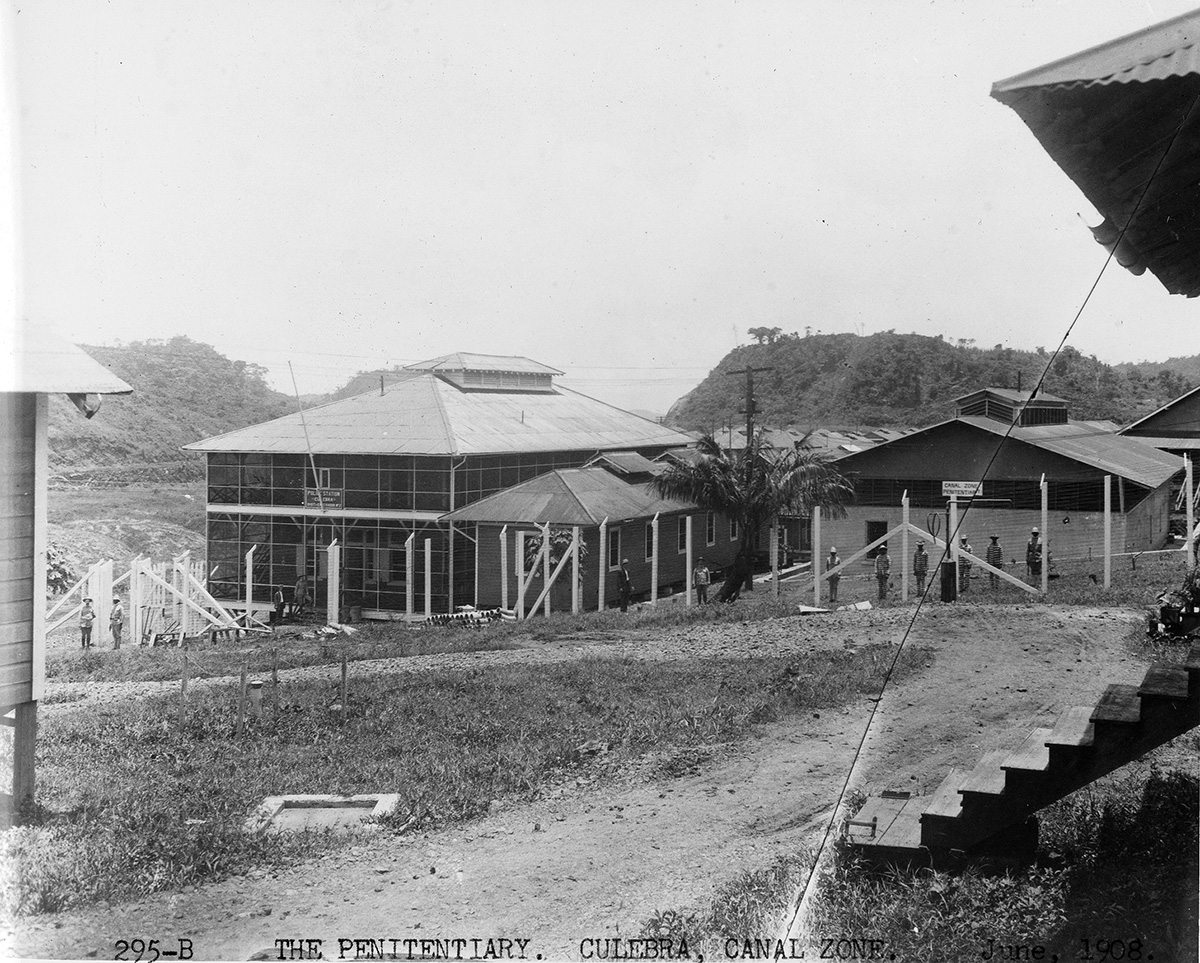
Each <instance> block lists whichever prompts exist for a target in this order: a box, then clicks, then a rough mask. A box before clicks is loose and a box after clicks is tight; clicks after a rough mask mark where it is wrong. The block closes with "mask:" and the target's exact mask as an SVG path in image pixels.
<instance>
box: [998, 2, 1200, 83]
mask: <svg viewBox="0 0 1200 963" xmlns="http://www.w3.org/2000/svg"><path fill="white" fill-rule="evenodd" d="M1198 72H1200V10H1193V11H1191V12H1190V13H1185V14H1181V15H1180V16H1178V17H1175V18H1173V19H1171V20H1166V21H1163V22H1162V23H1158V24H1154V25H1153V26H1150V27H1146V28H1145V29H1143V30H1138V31H1137V32H1135V33H1131V34H1127V35H1126V36H1124V37H1118V38H1116V39H1115V40H1109V41H1106V42H1105V43H1102V44H1098V45H1097V46H1095V47H1089V48H1088V49H1087V50H1083V51H1081V52H1079V53H1077V54H1072V55H1071V56H1069V57H1063V58H1062V59H1060V60H1055V61H1054V62H1053V63H1049V64H1046V65H1045V66H1043V67H1037V68H1035V69H1033V70H1027V71H1025V72H1024V73H1020V74H1017V75H1016V76H1015V77H1009V78H1008V79H1007V80H1000V81H997V82H996V83H995V84H994V85H993V86H992V96H993V97H995V96H996V95H997V94H1002V93H1007V92H1009V91H1012V90H1017V89H1020V88H1022V87H1047V86H1091V85H1093V84H1111V83H1122V84H1127V83H1141V82H1144V81H1148V80H1162V79H1164V78H1166V77H1181V76H1184V75H1185V74H1194V73H1198Z"/></svg>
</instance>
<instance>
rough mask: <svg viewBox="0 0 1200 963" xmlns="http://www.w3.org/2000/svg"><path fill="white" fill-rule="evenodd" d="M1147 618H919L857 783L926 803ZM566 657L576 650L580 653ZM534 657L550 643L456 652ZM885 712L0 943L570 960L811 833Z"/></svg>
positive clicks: (893, 633) (1123, 648)
mask: <svg viewBox="0 0 1200 963" xmlns="http://www.w3.org/2000/svg"><path fill="white" fill-rule="evenodd" d="M910 614H911V609H908V610H891V611H889V610H884V611H876V612H872V613H862V614H860V613H837V614H834V615H829V616H820V617H813V618H810V619H794V620H791V619H789V620H778V621H776V622H774V623H771V631H770V632H768V633H766V635H767V636H768V637H769V638H770V640H771V641H770V644H767V645H766V646H765V647H766V648H768V649H770V650H774V651H778V650H786V649H787V641H786V640H787V638H788V636H789V635H791V636H793V637H794V638H795V640H796V641H795V643H794V645H793V646H792V651H795V652H796V653H797V654H801V653H803V652H804V651H806V650H811V649H812V648H813V647H816V646H821V647H834V648H842V647H844V646H851V645H856V644H865V643H868V642H872V641H885V640H890V639H896V638H898V637H899V636H900V635H901V634H902V633H903V630H904V627H905V625H906V624H907V620H908V617H909V616H910ZM1140 619H1141V616H1140V614H1139V613H1136V612H1130V611H1120V610H1111V611H1106V610H1079V609H1075V610H1053V609H1050V608H1046V607H1042V606H1030V607H1024V608H988V607H974V606H961V607H956V608H949V607H942V606H940V605H934V606H930V607H928V608H927V609H926V610H925V611H923V612H922V616H921V618H920V620H919V621H918V623H917V625H916V628H915V629H914V631H913V634H912V638H911V641H913V642H917V643H921V644H925V645H929V646H931V647H932V648H933V649H934V650H935V656H934V658H933V661H932V664H931V665H930V666H929V667H928V668H926V669H925V670H924V671H923V672H922V673H921V674H919V675H917V676H916V677H914V678H912V679H911V680H909V681H907V682H906V683H904V684H902V685H897V686H896V687H894V688H893V689H891V690H889V692H888V694H887V695H886V696H885V697H884V699H883V700H882V701H881V702H880V703H879V706H878V712H877V714H876V718H875V721H874V725H873V727H872V733H871V736H870V737H869V739H868V740H867V744H866V747H865V751H864V754H863V756H862V758H861V759H860V760H859V762H858V764H857V766H856V768H855V770H854V775H853V779H852V783H853V784H854V785H858V786H862V787H863V788H866V789H877V788H880V787H883V786H896V787H900V788H910V789H912V788H917V789H923V790H924V791H932V789H933V788H934V787H935V786H936V785H937V783H938V782H939V781H940V779H941V778H942V776H943V775H944V774H945V772H946V771H947V769H948V768H949V767H950V766H951V765H960V766H961V765H966V764H968V763H971V762H973V761H974V760H975V759H976V758H977V757H978V756H979V755H980V754H981V753H982V752H984V751H986V750H988V749H992V748H1002V747H1006V746H1015V745H1016V744H1017V743H1018V742H1019V741H1020V740H1021V738H1022V736H1023V735H1024V734H1025V733H1027V732H1028V730H1029V729H1030V728H1032V727H1034V726H1037V725H1044V724H1046V723H1047V722H1049V721H1050V719H1051V718H1052V717H1053V716H1054V715H1055V714H1057V713H1058V712H1059V711H1061V710H1062V709H1065V708H1067V707H1068V706H1070V705H1075V704H1080V703H1082V702H1084V701H1087V700H1088V699H1090V698H1093V697H1094V696H1095V695H1097V694H1098V693H1099V692H1100V691H1101V690H1102V689H1103V687H1104V686H1105V685H1106V684H1108V683H1111V682H1131V681H1135V680H1136V679H1137V678H1138V676H1139V673H1140V659H1139V658H1137V656H1136V655H1135V654H1133V650H1131V649H1130V648H1129V647H1128V646H1127V644H1126V641H1125V640H1126V639H1127V637H1128V636H1129V634H1130V631H1131V629H1133V628H1135V626H1136V623H1138V622H1140ZM705 632H708V630H705ZM763 639H764V633H763V632H762V631H761V629H756V627H755V626H754V625H746V626H733V627H729V628H728V629H724V630H722V633H721V634H719V635H718V634H717V633H712V634H711V636H710V635H706V634H704V633H701V635H700V637H699V638H698V637H697V633H696V631H695V630H694V629H693V630H681V631H678V632H671V633H664V634H663V635H661V636H658V637H655V638H648V637H646V636H640V635H639V636H638V637H637V638H631V639H630V640H628V641H626V642H622V643H617V644H613V645H608V646H598V645H585V646H580V647H575V651H576V654H577V655H585V654H586V655H598V654H605V653H607V652H611V654H614V655H629V654H632V653H633V652H640V653H641V654H643V655H649V656H651V657H656V658H687V657H688V656H689V655H694V654H699V653H700V652H701V651H707V652H712V651H720V652H723V653H724V654H726V655H730V656H736V655H738V654H742V655H751V654H766V653H764V652H762V651H761V649H762V647H763V646H764V642H763ZM559 648H560V651H559V652H558V653H557V654H558V655H560V656H569V654H570V651H571V648H572V647H570V646H563V647H559ZM523 654H524V655H525V656H526V657H531V658H537V657H538V655H541V656H543V657H544V656H545V655H546V654H547V652H545V651H539V650H535V649H530V650H521V651H517V652H505V653H478V654H475V655H473V656H449V657H444V658H447V659H452V660H454V662H455V663H458V662H460V661H461V660H463V659H467V660H470V659H483V658H495V657H498V656H500V657H506V658H508V657H515V658H520V657H521V656H522V655H523ZM427 658H438V657H427ZM403 661H405V662H411V661H413V660H403ZM364 665H365V664H364ZM413 668H415V666H413ZM304 671H306V672H311V671H313V670H304ZM113 696H114V694H113V693H111V692H110V693H109V697H113ZM874 705H875V703H874V702H873V701H872V700H870V699H863V700H862V701H860V702H858V703H856V704H854V705H852V706H849V707H847V708H845V709H834V710H829V711H821V712H820V713H819V714H808V715H806V716H802V717H800V718H794V719H791V720H789V721H787V722H784V723H779V724H775V725H772V726H768V727H764V728H763V730H762V731H761V734H760V735H759V737H757V738H754V739H751V740H749V741H747V742H745V743H743V744H741V745H739V746H736V747H732V748H722V747H713V751H712V753H711V756H709V758H707V759H705V758H704V757H703V755H702V756H701V757H700V758H696V759H692V760H685V761H684V764H683V765H676V766H673V767H671V769H672V771H683V772H685V775H682V776H678V777H674V778H672V777H669V776H666V775H664V769H663V767H662V765H661V763H662V762H663V760H647V761H644V762H643V763H642V764H641V765H640V766H639V767H638V768H637V769H636V770H633V771H626V772H622V773H619V774H617V775H615V776H614V777H613V778H611V779H610V780H607V781H604V782H601V783H599V784H595V785H584V786H576V787H574V788H572V789H570V790H569V791H559V792H558V793H557V794H551V795H550V796H548V797H546V798H542V799H539V800H537V801H535V802H533V803H529V804H521V805H514V806H512V807H510V808H507V809H502V810H501V811H499V812H497V813H495V814H494V815H492V816H490V817H488V818H487V819H484V820H480V821H478V822H475V823H472V824H470V825H468V826H466V827H459V828H457V829H448V830H443V831H438V832H431V833H427V834H417V835H414V836H411V837H405V836H400V837H379V838H370V839H367V840H365V841H364V842H362V843H361V844H359V845H358V846H357V847H355V848H350V849H347V850H343V851H342V852H340V853H338V854H337V855H334V856H329V857H326V858H324V859H319V860H315V861H312V862H309V863H305V864H302V865H297V866H294V867H292V868H290V869H288V870H286V871H283V872H281V873H279V874H277V875H274V876H270V877H266V876H256V874H252V875H251V876H250V877H239V878H236V879H232V880H227V881H224V882H221V883H217V884H211V885H208V886H204V887H201V888H199V889H197V890H195V891H192V892H188V893H179V894H173V895H162V896H159V897H155V898H150V899H146V900H142V901H140V902H137V903H133V904H127V905H122V906H113V907H98V908H94V909H91V910H87V911H83V912H76V913H69V914H62V915H59V916H55V917H42V918H34V919H27V920H22V921H19V922H18V923H17V924H16V925H15V928H14V929H13V930H12V931H11V933H9V934H5V935H7V936H9V938H11V939H12V941H13V942H12V944H11V945H13V946H14V948H15V949H16V951H17V953H18V954H20V955H23V956H42V957H45V956H54V957H81V956H84V955H95V956H98V957H100V958H104V957H110V956H111V955H112V953H113V949H114V942H115V941H116V940H118V939H129V938H130V937H132V936H138V935H141V936H143V937H146V938H149V937H158V938H160V939H164V940H165V939H172V940H173V939H174V938H176V937H178V936H186V937H188V938H189V939H191V940H192V941H193V943H194V947H195V954H196V957H197V958H216V959H239V958H240V959H246V958H247V957H249V956H250V955H252V954H254V953H257V952H261V951H264V950H267V949H272V953H274V949H273V947H274V941H275V940H277V939H281V938H299V937H303V938H316V939H323V940H326V941H327V942H326V943H325V944H324V949H325V956H326V958H336V955H337V943H336V941H337V939H338V938H339V937H342V938H375V939H382V938H388V939H391V938H397V939H406V938H422V937H425V938H437V937H441V938H457V937H463V938H472V937H480V938H484V937H500V936H505V937H512V938H520V939H528V940H530V941H531V942H530V943H529V945H528V948H527V950H526V954H527V956H528V957H529V958H535V954H538V953H540V954H542V956H543V957H545V958H547V959H558V958H578V957H579V956H580V940H581V939H585V938H603V937H607V936H617V935H621V936H634V935H636V934H637V932H638V930H639V929H640V926H641V924H642V922H644V921H645V920H646V919H647V918H648V917H650V916H651V915H652V914H653V912H654V911H655V910H656V909H666V908H677V909H685V908H688V907H698V906H700V905H702V904H704V903H705V901H707V900H708V899H709V898H711V895H712V893H713V890H714V888H715V887H716V886H717V885H718V884H719V883H721V882H723V881H725V880H727V879H729V878H731V877H733V876H736V875H737V874H738V873H740V872H742V871H744V870H748V869H757V868H764V867H766V866H768V865H769V864H770V863H771V862H772V861H773V860H774V859H775V858H776V857H777V856H778V855H781V854H783V853H785V852H794V851H795V850H797V849H798V848H801V847H803V846H806V845H810V844H814V843H815V842H816V841H818V840H819V839H820V836H821V833H822V831H823V827H824V821H825V819H827V817H828V815H829V812H830V810H831V807H832V805H833V803H834V801H835V800H836V798H837V796H838V793H839V791H840V790H841V788H842V785H843V780H844V778H845V775H846V773H847V772H848V771H849V770H850V767H851V764H852V762H853V761H854V753H855V747H856V746H857V745H858V742H859V739H860V737H861V735H862V732H863V728H864V726H865V725H866V722H867V719H868V717H869V715H870V713H871V710H872V708H873V707H874ZM689 767H690V768H689ZM746 935H748V936H754V935H756V934H746ZM758 935H770V934H758Z"/></svg>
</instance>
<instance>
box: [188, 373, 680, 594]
mask: <svg viewBox="0 0 1200 963" xmlns="http://www.w3.org/2000/svg"><path fill="white" fill-rule="evenodd" d="M560 374H561V372H560V371H557V370H556V369H554V368H550V367H548V366H546V365H543V364H540V363H538V362H536V361H531V360H530V359H528V358H519V357H501V356H494V355H478V354H465V353H461V354H452V355H446V356H444V357H441V358H436V359H433V360H431V361H424V362H419V363H417V364H413V365H410V366H408V368H406V369H405V372H404V377H402V378H401V379H400V380H398V381H396V382H394V383H391V384H388V385H386V386H382V387H381V388H380V389H379V390H377V391H375V390H373V391H369V392H365V393H364V394H361V395H357V396H355V397H353V398H346V399H343V400H340V401H335V402H330V403H328V404H325V405H321V406H318V407H316V408H312V409H310V410H307V411H305V412H303V414H301V413H299V412H298V413H297V414H294V415H288V416H286V417H284V418H279V419H276V420H274V421H270V422H266V423H264V424H261V425H254V426H252V427H249V428H243V429H240V430H238V431H233V432H229V433H226V434H224V435H219V436H217V437H214V438H208V439H205V440H203V441H199V442H196V443H195V444H192V445H188V446H187V448H188V449H189V450H192V451H202V452H205V453H206V455H207V461H208V505H207V514H208V567H209V571H210V573H211V574H210V580H209V582H210V591H211V592H212V593H213V595H214V596H216V597H217V598H221V599H227V600H231V601H235V600H238V599H242V598H244V579H245V562H244V559H245V556H246V553H247V551H248V550H249V549H250V548H251V547H254V546H257V549H256V551H255V554H254V556H253V559H254V562H253V566H254V570H253V572H252V573H251V580H252V584H253V604H254V607H255V608H257V609H262V610H265V609H267V608H268V606H269V601H270V597H271V591H272V586H273V585H280V586H283V587H284V588H285V591H286V590H287V588H288V587H289V586H292V585H294V584H295V582H296V580H297V578H298V577H299V576H300V575H305V576H307V577H308V578H309V580H310V590H315V596H316V598H317V599H318V600H319V601H323V600H324V598H325V591H326V584H327V580H328V578H329V572H328V570H327V565H328V552H327V549H328V547H329V545H330V544H331V543H332V542H333V540H334V539H336V540H337V542H338V544H339V545H340V546H341V559H342V571H341V572H340V585H341V589H342V600H343V603H344V604H347V605H360V606H362V609H363V613H364V615H366V616H368V617H389V616H392V615H395V614H397V613H399V612H402V611H403V610H404V608H405V592H406V587H407V586H408V584H409V583H410V580H411V582H412V584H414V585H415V586H417V587H418V588H417V591H416V595H417V597H418V598H421V597H422V596H423V591H424V584H425V557H424V550H423V548H424V541H425V539H426V538H428V539H431V540H432V545H433V552H432V565H431V567H430V574H431V579H432V596H433V611H434V612H440V613H444V612H450V611H453V610H454V607H455V606H456V605H462V604H466V603H471V604H473V603H474V601H475V598H476V590H475V588H476V544H475V541H474V534H473V529H474V524H473V523H472V524H471V525H470V526H468V527H466V528H464V526H463V525H462V524H461V523H459V522H456V521H454V520H452V519H450V518H449V517H448V516H450V514H451V513H452V512H454V511H456V510H458V509H461V508H463V507H465V506H467V505H471V504H473V503H474V502H477V501H479V500H480V499H482V498H486V497H487V496H489V495H494V494H495V493H497V492H500V491H504V490H506V489H510V488H512V487H513V486H514V485H519V484H521V483H522V482H528V481H530V480H531V479H534V478H537V477H538V476H541V475H544V474H546V473H548V472H552V471H555V470H556V469H568V468H580V467H582V466H583V465H584V464H586V463H588V462H589V461H592V460H593V459H595V458H596V457H597V456H599V455H601V454H606V455H607V457H609V458H610V459H617V460H618V461H619V460H620V458H621V457H622V455H621V453H625V454H626V455H637V456H641V457H642V459H643V460H652V459H655V458H658V457H660V456H662V455H664V454H665V453H666V452H668V451H670V450H672V449H679V448H685V447H686V446H688V445H690V444H691V443H692V441H693V439H692V437H691V436H690V435H687V434H684V433H682V432H679V431H675V430H672V429H669V428H665V427H663V426H662V425H660V424H657V423H655V422H652V421H647V420H646V419H644V418H640V417H638V416H637V415H633V414H631V413H629V412H627V411H623V410H621V409H619V408H616V407H613V406H612V405H608V404H604V403H603V402H600V401H597V400H595V399H594V398H589V397H588V396H586V395H582V394H579V393H578V392H575V391H572V390H570V389H569V388H566V387H563V386H562V385H561V384H559V383H557V381H556V380H555V379H556V378H557V377H558V376H559V375H560ZM638 464H640V462H639V463H638ZM542 521H545V519H542ZM414 533H415V534H416V538H417V542H418V545H419V550H418V551H417V552H416V553H415V559H414V571H412V572H409V571H407V564H406V556H405V550H404V546H405V542H406V540H407V539H408V538H409V536H410V535H413V534H414ZM420 607H421V606H420V604H419V605H418V608H420Z"/></svg>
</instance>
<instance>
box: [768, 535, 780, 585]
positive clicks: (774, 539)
mask: <svg viewBox="0 0 1200 963" xmlns="http://www.w3.org/2000/svg"><path fill="white" fill-rule="evenodd" d="M770 537H771V545H770V548H769V552H770V556H771V597H772V598H776V599H777V598H779V516H778V515H777V516H775V517H774V518H772V519H771V536H770Z"/></svg>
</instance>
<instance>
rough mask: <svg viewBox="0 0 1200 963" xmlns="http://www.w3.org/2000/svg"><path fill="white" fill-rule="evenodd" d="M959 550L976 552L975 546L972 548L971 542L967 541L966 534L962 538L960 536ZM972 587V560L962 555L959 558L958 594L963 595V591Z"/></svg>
mask: <svg viewBox="0 0 1200 963" xmlns="http://www.w3.org/2000/svg"><path fill="white" fill-rule="evenodd" d="M958 550H959V551H960V552H971V553H974V551H975V550H974V549H973V548H971V545H970V543H969V542H968V541H967V536H966V535H964V536H963V537H962V538H960V539H959V540H958ZM970 587H971V560H970V559H969V558H964V557H962V556H961V555H960V556H959V559H958V594H959V595H962V594H963V592H965V591H966V590H967V589H969V588H970Z"/></svg>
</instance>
